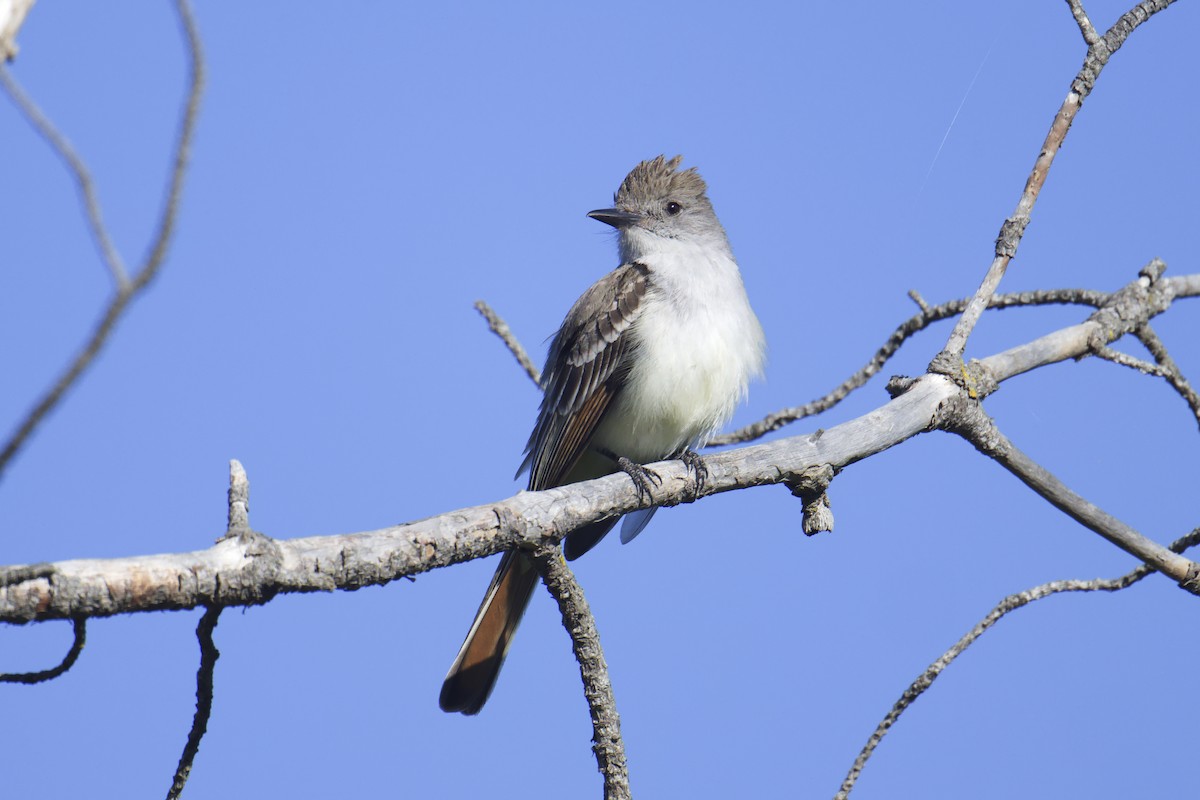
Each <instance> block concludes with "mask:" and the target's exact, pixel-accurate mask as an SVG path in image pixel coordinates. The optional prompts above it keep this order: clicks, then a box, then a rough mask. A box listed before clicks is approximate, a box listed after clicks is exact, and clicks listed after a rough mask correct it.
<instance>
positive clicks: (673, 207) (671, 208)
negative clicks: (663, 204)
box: [667, 200, 683, 217]
mask: <svg viewBox="0 0 1200 800" xmlns="http://www.w3.org/2000/svg"><path fill="white" fill-rule="evenodd" d="M680 211H683V206H681V205H679V203H676V202H675V201H674V200H672V201H671V202H669V203H667V213H668V214H670V215H671V216H672V217H673V216H675V215H676V214H678V213H679V212H680Z"/></svg>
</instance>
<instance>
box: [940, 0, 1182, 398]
mask: <svg viewBox="0 0 1200 800" xmlns="http://www.w3.org/2000/svg"><path fill="white" fill-rule="evenodd" d="M1173 2H1174V0H1145V2H1142V3H1138V4H1137V5H1136V6H1134V7H1133V8H1132V9H1130V10H1129V11H1128V12H1127V13H1125V14H1124V15H1122V16H1121V18H1120V19H1119V20H1117V22H1116V23H1115V24H1114V25H1113V26H1112V28H1110V29H1109V31H1108V32H1107V33H1105V34H1104V36H1103V37H1097V38H1096V39H1095V41H1091V42H1088V49H1087V54H1086V55H1085V56H1084V59H1083V66H1081V67H1080V69H1079V73H1078V74H1077V75H1076V76H1075V80H1074V81H1072V82H1071V90H1070V91H1069V92H1067V97H1066V99H1064V100H1063V102H1062V106H1060V107H1059V109H1058V113H1056V114H1055V115H1054V121H1053V122H1052V123H1051V124H1050V130H1049V132H1048V133H1047V134H1046V140H1045V142H1043V144H1042V149H1041V150H1040V151H1039V153H1038V157H1037V159H1035V160H1034V163H1033V170H1032V171H1030V173H1029V177H1028V178H1027V179H1026V181H1025V188H1024V189H1023V190H1022V191H1021V196H1020V199H1018V201H1017V207H1016V210H1015V211H1013V213H1012V216H1010V217H1009V218H1008V219H1006V220H1005V221H1004V224H1003V225H1001V226H1000V235H999V236H998V237H997V238H996V252H995V257H994V259H993V260H992V264H991V266H990V267H989V268H988V271H987V274H986V275H984V278H983V282H982V283H981V284H980V285H979V289H978V290H976V292H975V295H974V297H972V298H971V302H970V303H968V304H967V308H966V310H965V311H963V315H962V317H960V318H959V320H958V323H957V324H956V325H955V326H954V330H953V331H951V333H950V338H949V339H948V340H947V341H946V346H945V348H943V350H942V352H941V353H939V354H938V355H937V356H935V357H934V359H933V361H932V362H931V363H930V369H932V370H934V371H936V372H941V373H942V374H944V375H954V374H956V373H957V372H958V366H957V365H958V364H960V363H961V362H962V355H963V351H964V350H965V349H966V346H967V338H968V337H969V336H970V335H971V331H972V330H974V329H975V325H976V323H978V322H979V318H980V317H981V316H982V314H983V311H984V309H986V308H987V307H988V303H989V302H990V301H991V298H992V295H994V294H995V293H996V289H997V287H999V285H1000V281H1001V279H1002V278H1003V277H1004V273H1005V271H1006V270H1007V269H1008V265H1009V262H1011V261H1012V259H1013V257H1014V256H1016V254H1017V247H1018V245H1020V243H1021V238H1022V237H1023V236H1024V235H1025V228H1026V227H1027V226H1028V225H1029V220H1030V215H1031V214H1032V213H1033V205H1034V203H1036V202H1037V198H1038V195H1039V194H1040V193H1041V191H1042V186H1044V185H1045V183H1046V176H1047V175H1049V173H1050V166H1051V165H1052V164H1053V163H1054V157H1055V156H1056V155H1057V154H1058V150H1059V148H1060V147H1062V143H1063V140H1064V139H1065V138H1066V136H1067V131H1069V130H1070V129H1071V123H1072V122H1074V121H1075V115H1076V114H1078V113H1079V109H1080V107H1081V106H1082V105H1083V101H1084V98H1086V97H1087V96H1088V95H1089V94H1090V93H1091V91H1092V87H1093V86H1095V84H1096V78H1097V77H1099V75H1100V71H1101V70H1102V69H1104V66H1105V65H1106V64H1107V63H1108V60H1109V59H1110V58H1112V55H1113V53H1115V52H1116V51H1117V50H1119V49H1120V48H1121V45H1123V44H1124V43H1125V40H1126V39H1128V38H1129V35H1130V34H1131V33H1133V31H1134V29H1136V28H1137V27H1138V26H1139V25H1141V24H1142V23H1143V22H1145V21H1146V20H1148V19H1149V18H1150V17H1152V16H1153V15H1154V14H1157V13H1158V12H1159V11H1162V10H1163V9H1165V8H1166V7H1167V6H1169V5H1171V3H1173ZM1068 4H1069V5H1070V7H1071V13H1072V14H1073V15H1074V16H1075V20H1076V22H1078V23H1079V24H1080V27H1081V28H1083V24H1084V23H1083V22H1082V21H1081V19H1082V20H1085V21H1086V20H1087V16H1086V14H1084V13H1083V7H1082V6H1081V5H1080V4H1079V3H1077V2H1072V1H1071V0H1068ZM1090 26H1091V23H1090V22H1088V27H1090ZM1094 33H1095V32H1094V31H1093V34H1094ZM1083 35H1084V38H1085V40H1086V39H1088V38H1089V36H1088V31H1087V29H1086V28H1084V29H1083Z"/></svg>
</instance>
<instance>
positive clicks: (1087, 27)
mask: <svg viewBox="0 0 1200 800" xmlns="http://www.w3.org/2000/svg"><path fill="white" fill-rule="evenodd" d="M1067 5H1068V6H1070V7H1071V16H1073V17H1074V18H1075V24H1077V25H1078V26H1079V32H1080V33H1082V34H1083V41H1084V44H1086V45H1087V46H1088V47H1091V46H1092V45H1094V44H1096V42H1098V41H1100V34H1098V33H1096V29H1095V28H1094V27H1092V21H1091V20H1090V19H1088V15H1087V12H1086V11H1084V10H1083V3H1082V2H1080V0H1067Z"/></svg>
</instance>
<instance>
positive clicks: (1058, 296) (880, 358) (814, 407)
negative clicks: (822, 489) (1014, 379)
mask: <svg viewBox="0 0 1200 800" xmlns="http://www.w3.org/2000/svg"><path fill="white" fill-rule="evenodd" d="M909 296H910V297H912V298H913V301H914V302H915V303H917V305H918V306H920V307H921V309H922V311H921V313H920V314H917V315H915V316H913V317H910V318H909V319H907V320H906V321H905V322H903V323H902V324H901V325H900V327H898V328H896V330H895V331H893V332H892V335H891V336H889V337H888V339H887V341H886V342H884V343H883V346H882V347H880V348H879V350H878V351H876V353H875V355H873V356H871V360H870V361H868V362H867V364H866V366H864V367H863V368H862V369H860V370H859V371H858V372H856V373H854V374H853V375H851V376H850V377H849V378H847V379H846V380H845V381H843V382H842V384H841V385H840V386H838V387H837V388H836V389H834V390H833V391H832V392H830V393H829V394H827V395H825V396H824V397H821V398H819V399H817V400H813V401H812V402H811V403H807V404H805V405H802V406H793V407H792V408H785V409H782V410H780V411H776V412H775V413H773V414H768V415H767V416H766V417H764V418H763V419H761V420H759V421H758V422H755V423H752V424H750V425H747V426H745V427H744V428H739V429H738V430H736V431H732V432H730V433H726V434H723V435H721V436H717V437H715V438H713V440H712V441H711V442H709V446H710V447H718V446H720V445H727V444H740V443H742V442H749V441H753V440H755V439H758V438H760V437H762V436H764V435H766V434H768V433H770V432H771V431H774V430H778V429H779V428H782V427H783V426H784V425H789V424H791V423H793V422H796V421H797V420H801V419H804V418H805V417H811V416H815V415H816V414H820V413H823V412H825V411H828V410H829V409H831V408H833V407H834V406H835V405H837V404H838V403H840V402H841V401H842V400H845V399H846V397H848V396H849V395H850V393H851V392H853V391H854V390H855V389H859V388H861V387H863V386H865V385H866V384H867V382H868V381H869V380H870V379H871V378H872V377H874V376H875V375H876V374H878V373H879V371H880V370H882V369H883V366H884V364H886V363H887V362H888V361H889V360H890V359H891V358H892V356H894V355H895V354H896V352H897V351H898V350H899V349H900V347H901V345H903V344H904V343H905V342H906V341H908V340H909V339H910V338H912V337H913V336H915V335H916V334H917V333H920V332H921V331H923V330H925V329H926V328H928V327H929V326H930V325H932V324H933V323H935V322H940V321H941V320H944V319H949V318H950V317H953V316H955V315H956V314H960V313H962V310H963V309H964V308H966V305H967V302H968V301H967V300H965V299H964V300H951V301H949V302H947V303H942V304H941V305H937V306H930V305H928V304H927V303H925V299H924V298H923V297H921V296H920V294H917V293H916V291H915V290H914V291H910V292H909ZM1108 297H1109V295H1108V294H1105V293H1104V292H1095V291H1091V290H1089V289H1044V290H1040V291H1036V292H1021V293H1019V294H1001V295H996V296H994V297H993V298H992V299H991V302H990V304H989V306H988V308H989V309H993V308H994V309H1004V308H1015V307H1018V306H1042V305H1067V304H1079V305H1088V306H1093V307H1096V308H1099V307H1100V306H1101V305H1103V304H1104V302H1105V301H1106V300H1107V299H1108Z"/></svg>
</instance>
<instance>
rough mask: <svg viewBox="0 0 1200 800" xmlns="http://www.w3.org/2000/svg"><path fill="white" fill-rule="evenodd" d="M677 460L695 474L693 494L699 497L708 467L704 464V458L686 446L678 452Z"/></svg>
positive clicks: (706, 476)
mask: <svg viewBox="0 0 1200 800" xmlns="http://www.w3.org/2000/svg"><path fill="white" fill-rule="evenodd" d="M679 460H680V461H682V462H683V464H684V466H685V467H687V468H688V469H690V470H691V471H692V474H693V475H695V476H696V491H695V496H696V497H699V496H700V492H701V491H703V489H704V484H705V483H706V482H707V481H708V467H707V466H706V465H705V463H704V459H703V458H702V457H701V455H700V454H699V453H697V452H696V451H695V450H693V449H692V448H690V447H688V448H684V451H683V452H682V453H680V454H679Z"/></svg>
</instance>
